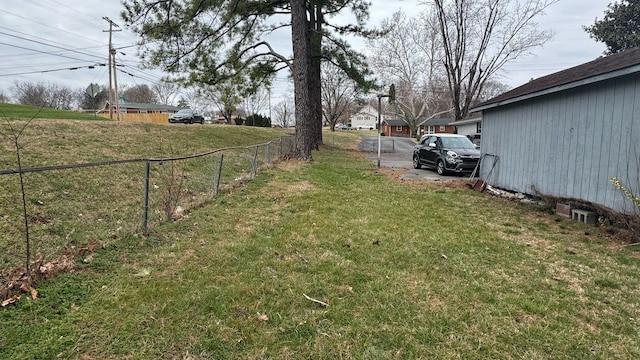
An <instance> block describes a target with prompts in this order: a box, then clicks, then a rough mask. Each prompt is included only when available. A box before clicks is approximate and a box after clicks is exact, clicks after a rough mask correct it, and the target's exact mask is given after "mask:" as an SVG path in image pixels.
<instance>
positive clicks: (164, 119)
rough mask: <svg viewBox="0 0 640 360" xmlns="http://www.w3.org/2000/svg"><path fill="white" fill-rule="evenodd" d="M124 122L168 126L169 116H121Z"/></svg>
mask: <svg viewBox="0 0 640 360" xmlns="http://www.w3.org/2000/svg"><path fill="white" fill-rule="evenodd" d="M120 119H121V120H122V121H124V122H135V123H153V124H168V123H169V114H120Z"/></svg>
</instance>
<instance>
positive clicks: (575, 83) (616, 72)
mask: <svg viewBox="0 0 640 360" xmlns="http://www.w3.org/2000/svg"><path fill="white" fill-rule="evenodd" d="M638 72H640V64H637V65H633V66H630V67H626V68H623V69H619V70H614V71H611V72H608V73H604V74H600V75H595V76H592V77H588V78H584V79H580V80H577V81H573V82H569V83H566V84H562V85H558V86H554V87H550V88H547V89H543V90H540V91H536V92H532V93H528V94H523V95H520V96H514V97H512V98H507V99H504V100H500V101H495V102H492V101H491V100H489V101H487V102H485V103H482V104H479V106H476V107H473V108H471V109H469V112H478V111H483V110H487V109H492V108H496V107H500V106H504V105H509V104H513V103H516V102H520V101H524V100H528V99H532V98H535V97H539V96H543V95H548V94H553V93H557V92H560V91H565V90H569V89H573V88H577V87H580V86H584V85H589V84H593V83H596V82H600V81H604V80H609V79H614V78H617V77H620V76H624V75H629V74H634V73H638Z"/></svg>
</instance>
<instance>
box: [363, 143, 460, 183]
mask: <svg viewBox="0 0 640 360" xmlns="http://www.w3.org/2000/svg"><path fill="white" fill-rule="evenodd" d="M415 144H416V143H415V141H413V140H412V139H410V138H403V137H395V136H383V137H381V138H380V166H381V167H385V168H389V169H394V170H405V172H404V173H403V174H402V175H400V179H403V180H434V181H439V180H454V179H463V178H464V177H460V176H455V175H454V176H440V175H438V174H437V173H436V172H435V171H434V170H426V169H414V168H413V161H412V159H411V157H412V156H413V147H414V146H415ZM360 151H363V152H365V153H366V154H367V158H368V159H369V160H371V161H372V162H373V163H374V164H377V163H378V137H377V136H363V137H362V142H361V143H360Z"/></svg>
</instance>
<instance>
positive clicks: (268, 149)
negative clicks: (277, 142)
mask: <svg viewBox="0 0 640 360" xmlns="http://www.w3.org/2000/svg"><path fill="white" fill-rule="evenodd" d="M269 145H271V141H269V142H268V143H267V150H266V155H267V164H271V151H270V150H271V147H270V146H269Z"/></svg>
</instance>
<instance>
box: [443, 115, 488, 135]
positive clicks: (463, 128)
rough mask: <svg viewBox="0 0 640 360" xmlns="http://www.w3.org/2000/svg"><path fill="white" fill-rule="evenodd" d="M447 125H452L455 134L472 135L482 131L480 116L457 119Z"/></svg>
mask: <svg viewBox="0 0 640 360" xmlns="http://www.w3.org/2000/svg"><path fill="white" fill-rule="evenodd" d="M449 125H451V126H453V127H454V129H455V132H456V134H460V135H474V134H480V133H482V118H481V117H476V118H472V119H467V120H458V121H454V122H450V123H449Z"/></svg>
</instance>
